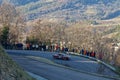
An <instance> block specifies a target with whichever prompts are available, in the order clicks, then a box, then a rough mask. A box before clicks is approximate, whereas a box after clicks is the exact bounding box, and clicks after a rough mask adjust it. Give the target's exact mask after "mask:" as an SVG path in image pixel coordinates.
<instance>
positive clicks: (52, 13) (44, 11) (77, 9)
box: [0, 0, 120, 22]
mask: <svg viewBox="0 0 120 80" xmlns="http://www.w3.org/2000/svg"><path fill="white" fill-rule="evenodd" d="M1 1H3V0H0V2H1ZM8 1H9V2H10V3H12V4H14V5H15V6H17V8H18V9H20V11H21V12H22V13H23V14H24V15H25V16H27V19H28V20H31V19H36V18H48V19H51V18H52V19H60V20H67V21H70V22H72V21H80V20H96V19H97V20H98V19H112V18H115V17H118V16H119V15H120V1H119V0H8Z"/></svg>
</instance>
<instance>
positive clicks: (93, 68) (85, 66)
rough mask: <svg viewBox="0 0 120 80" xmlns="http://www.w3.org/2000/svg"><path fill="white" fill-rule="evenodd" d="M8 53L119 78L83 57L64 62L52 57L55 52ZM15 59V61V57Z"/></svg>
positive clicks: (10, 51) (16, 51)
mask: <svg viewBox="0 0 120 80" xmlns="http://www.w3.org/2000/svg"><path fill="white" fill-rule="evenodd" d="M7 52H8V53H9V54H10V55H11V54H14V55H22V56H26V55H29V56H40V57H43V58H47V59H50V60H52V61H54V62H56V63H59V64H62V65H65V66H68V67H71V68H75V69H77V70H80V71H85V72H90V73H97V74H102V75H110V76H117V75H116V74H115V73H114V72H112V71H111V70H109V69H108V68H106V67H105V66H103V65H101V64H98V63H97V62H95V61H91V60H89V59H86V58H83V57H78V56H71V60H70V61H64V60H56V59H53V58H52V55H53V54H56V53H54V52H41V51H23V50H7ZM13 59H15V57H14V58H13ZM33 64H34V63H33ZM46 65H47V64H46ZM24 66H25V65H24ZM101 66H102V67H101ZM61 80H63V79H61ZM66 80H68V79H66ZM85 80H86V79H85ZM92 80H93V79H92ZM96 80H99V79H96ZM100 80H101V79H100Z"/></svg>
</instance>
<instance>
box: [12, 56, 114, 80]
mask: <svg viewBox="0 0 120 80" xmlns="http://www.w3.org/2000/svg"><path fill="white" fill-rule="evenodd" d="M10 56H11V57H12V58H13V59H14V61H16V62H17V63H18V64H19V65H20V66H21V67H22V68H23V69H25V70H27V71H29V72H32V73H34V74H37V75H39V76H42V77H44V78H46V79H48V80H113V79H109V78H104V77H98V76H94V75H89V74H85V73H81V72H77V71H73V70H70V69H65V68H61V67H56V66H53V65H49V64H45V63H42V62H40V61H36V60H33V59H29V58H26V57H24V56H20V55H10Z"/></svg>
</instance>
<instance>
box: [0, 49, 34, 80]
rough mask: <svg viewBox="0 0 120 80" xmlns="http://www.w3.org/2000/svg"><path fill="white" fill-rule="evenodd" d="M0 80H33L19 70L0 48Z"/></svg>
mask: <svg viewBox="0 0 120 80" xmlns="http://www.w3.org/2000/svg"><path fill="white" fill-rule="evenodd" d="M0 80H35V79H33V78H32V77H30V76H29V75H28V74H27V73H26V72H25V71H24V70H23V69H21V68H20V67H19V66H18V65H17V64H16V63H15V62H14V61H13V60H12V59H11V58H10V57H9V56H8V55H7V54H6V53H5V52H4V50H3V49H2V48H1V47H0Z"/></svg>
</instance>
